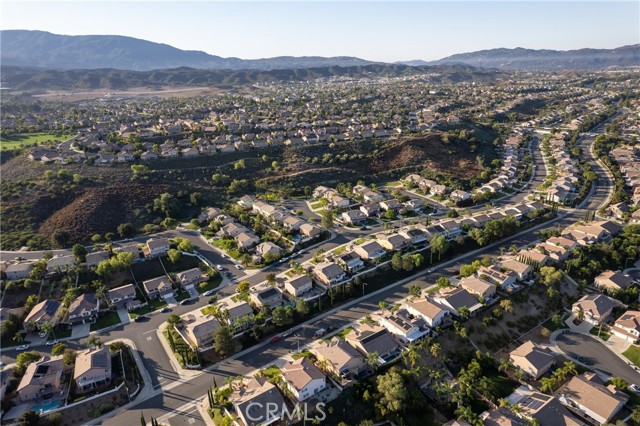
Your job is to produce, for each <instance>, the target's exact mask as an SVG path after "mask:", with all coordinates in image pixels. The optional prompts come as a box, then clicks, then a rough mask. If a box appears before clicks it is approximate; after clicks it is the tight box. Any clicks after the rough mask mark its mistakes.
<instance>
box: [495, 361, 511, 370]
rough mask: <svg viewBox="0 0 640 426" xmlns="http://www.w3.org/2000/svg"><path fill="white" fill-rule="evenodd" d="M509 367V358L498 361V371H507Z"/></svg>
mask: <svg viewBox="0 0 640 426" xmlns="http://www.w3.org/2000/svg"><path fill="white" fill-rule="evenodd" d="M511 367H512V364H511V360H509V359H503V360H502V361H500V366H499V367H498V371H508V370H509V369H511Z"/></svg>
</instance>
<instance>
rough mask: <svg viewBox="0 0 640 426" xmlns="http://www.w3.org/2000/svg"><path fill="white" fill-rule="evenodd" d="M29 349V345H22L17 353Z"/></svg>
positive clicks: (17, 349)
mask: <svg viewBox="0 0 640 426" xmlns="http://www.w3.org/2000/svg"><path fill="white" fill-rule="evenodd" d="M27 349H29V345H20V346H18V347H17V348H16V351H26V350H27Z"/></svg>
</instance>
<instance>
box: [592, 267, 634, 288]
mask: <svg viewBox="0 0 640 426" xmlns="http://www.w3.org/2000/svg"><path fill="white" fill-rule="evenodd" d="M593 283H594V284H595V285H596V287H598V288H601V289H606V290H611V291H620V290H626V289H627V288H629V287H630V286H631V285H633V283H634V281H633V278H631V276H630V275H627V274H621V273H620V272H614V271H604V272H603V273H601V274H600V275H598V276H597V277H595V279H594V280H593Z"/></svg>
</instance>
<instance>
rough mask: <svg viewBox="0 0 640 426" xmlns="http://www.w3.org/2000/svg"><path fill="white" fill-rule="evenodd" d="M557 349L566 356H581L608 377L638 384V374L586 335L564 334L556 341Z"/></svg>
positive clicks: (639, 374)
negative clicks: (620, 378)
mask: <svg viewBox="0 0 640 426" xmlns="http://www.w3.org/2000/svg"><path fill="white" fill-rule="evenodd" d="M556 342H557V344H558V347H559V348H560V349H561V350H562V351H563V352H564V353H566V354H567V355H569V356H571V357H573V358H575V357H576V356H581V357H582V358H584V359H586V360H587V363H588V364H590V365H589V368H594V369H598V370H600V371H602V372H604V373H606V374H608V375H611V376H618V377H622V378H623V379H624V380H626V381H627V383H630V384H631V383H635V384H640V373H639V372H637V371H636V370H635V369H634V368H633V367H630V366H629V364H627V363H626V362H624V361H623V360H621V359H620V358H619V357H618V356H617V355H616V354H614V353H613V352H611V351H610V350H609V349H608V348H607V347H606V346H605V345H603V344H602V343H600V342H599V341H598V340H597V339H596V338H595V337H592V336H589V335H586V334H577V333H565V334H561V335H559V336H558V338H557V340H556Z"/></svg>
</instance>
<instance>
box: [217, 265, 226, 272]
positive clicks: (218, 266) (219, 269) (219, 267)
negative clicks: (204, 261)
mask: <svg viewBox="0 0 640 426" xmlns="http://www.w3.org/2000/svg"><path fill="white" fill-rule="evenodd" d="M216 269H217V270H218V271H224V268H223V267H222V266H220V265H216Z"/></svg>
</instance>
